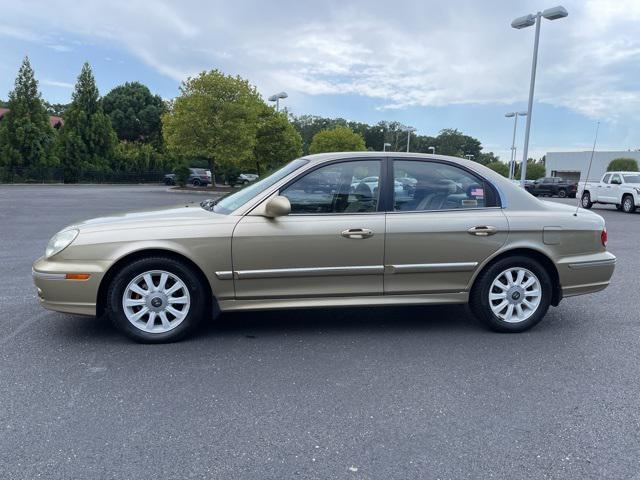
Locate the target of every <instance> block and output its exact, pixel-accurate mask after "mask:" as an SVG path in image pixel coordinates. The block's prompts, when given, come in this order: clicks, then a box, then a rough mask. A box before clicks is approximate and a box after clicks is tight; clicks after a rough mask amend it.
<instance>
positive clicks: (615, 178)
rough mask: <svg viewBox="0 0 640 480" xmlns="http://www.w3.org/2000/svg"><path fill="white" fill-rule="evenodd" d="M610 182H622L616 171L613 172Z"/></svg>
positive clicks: (618, 183) (617, 183) (616, 183)
mask: <svg viewBox="0 0 640 480" xmlns="http://www.w3.org/2000/svg"><path fill="white" fill-rule="evenodd" d="M611 183H612V184H614V185H620V184H622V179H621V178H620V175H618V174H617V173H616V174H614V175H613V176H612V177H611Z"/></svg>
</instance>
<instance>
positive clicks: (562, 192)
mask: <svg viewBox="0 0 640 480" xmlns="http://www.w3.org/2000/svg"><path fill="white" fill-rule="evenodd" d="M558 197H560V198H567V191H566V190H565V189H564V188H561V189H560V190H558Z"/></svg>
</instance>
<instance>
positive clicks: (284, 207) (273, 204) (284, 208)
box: [264, 195, 291, 218]
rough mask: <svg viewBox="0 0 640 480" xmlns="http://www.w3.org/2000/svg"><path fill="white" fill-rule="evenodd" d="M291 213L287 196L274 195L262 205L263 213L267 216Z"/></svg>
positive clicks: (280, 215) (281, 215)
mask: <svg viewBox="0 0 640 480" xmlns="http://www.w3.org/2000/svg"><path fill="white" fill-rule="evenodd" d="M290 213H291V202H289V199H288V198H287V197H283V196H282V195H276V196H275V197H273V198H271V199H270V200H269V201H268V202H267V204H266V205H265V207H264V214H265V216H266V217H269V218H276V217H284V216H286V215H289V214H290Z"/></svg>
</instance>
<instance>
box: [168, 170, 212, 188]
mask: <svg viewBox="0 0 640 480" xmlns="http://www.w3.org/2000/svg"><path fill="white" fill-rule="evenodd" d="M176 181H177V178H176V174H175V173H168V174H166V175H165V176H164V184H165V185H175V184H176ZM187 183H188V184H189V185H193V186H194V187H199V186H201V185H203V186H205V187H206V186H207V185H209V184H210V183H211V172H210V171H209V170H205V169H204V168H190V169H189V178H188V179H187Z"/></svg>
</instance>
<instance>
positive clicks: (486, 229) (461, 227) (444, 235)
mask: <svg viewBox="0 0 640 480" xmlns="http://www.w3.org/2000/svg"><path fill="white" fill-rule="evenodd" d="M393 176H394V180H395V181H400V182H402V183H403V184H404V185H410V187H409V188H405V189H404V190H403V191H399V190H398V189H394V200H393V211H392V212H389V213H388V214H387V238H386V245H385V279H384V291H385V294H422V293H449V292H461V291H464V290H466V289H467V288H468V286H469V283H470V281H471V278H472V276H473V274H474V272H475V271H476V270H477V269H478V267H479V266H480V265H481V264H482V263H483V261H484V260H485V259H486V258H488V257H489V256H490V255H491V254H493V253H494V252H496V251H497V250H498V249H499V248H500V247H501V246H502V245H503V244H504V243H505V241H506V239H507V235H508V223H507V220H506V217H505V216H504V214H503V212H502V210H501V208H498V207H499V199H498V198H497V193H496V191H495V190H494V189H493V187H492V186H491V185H489V184H488V183H487V182H486V181H484V180H483V179H481V178H479V177H477V176H476V175H475V174H473V173H471V172H470V171H468V170H465V169H462V168H460V167H458V166H455V165H452V164H450V163H447V162H439V161H435V160H433V161H432V160H395V161H394V162H393Z"/></svg>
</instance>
